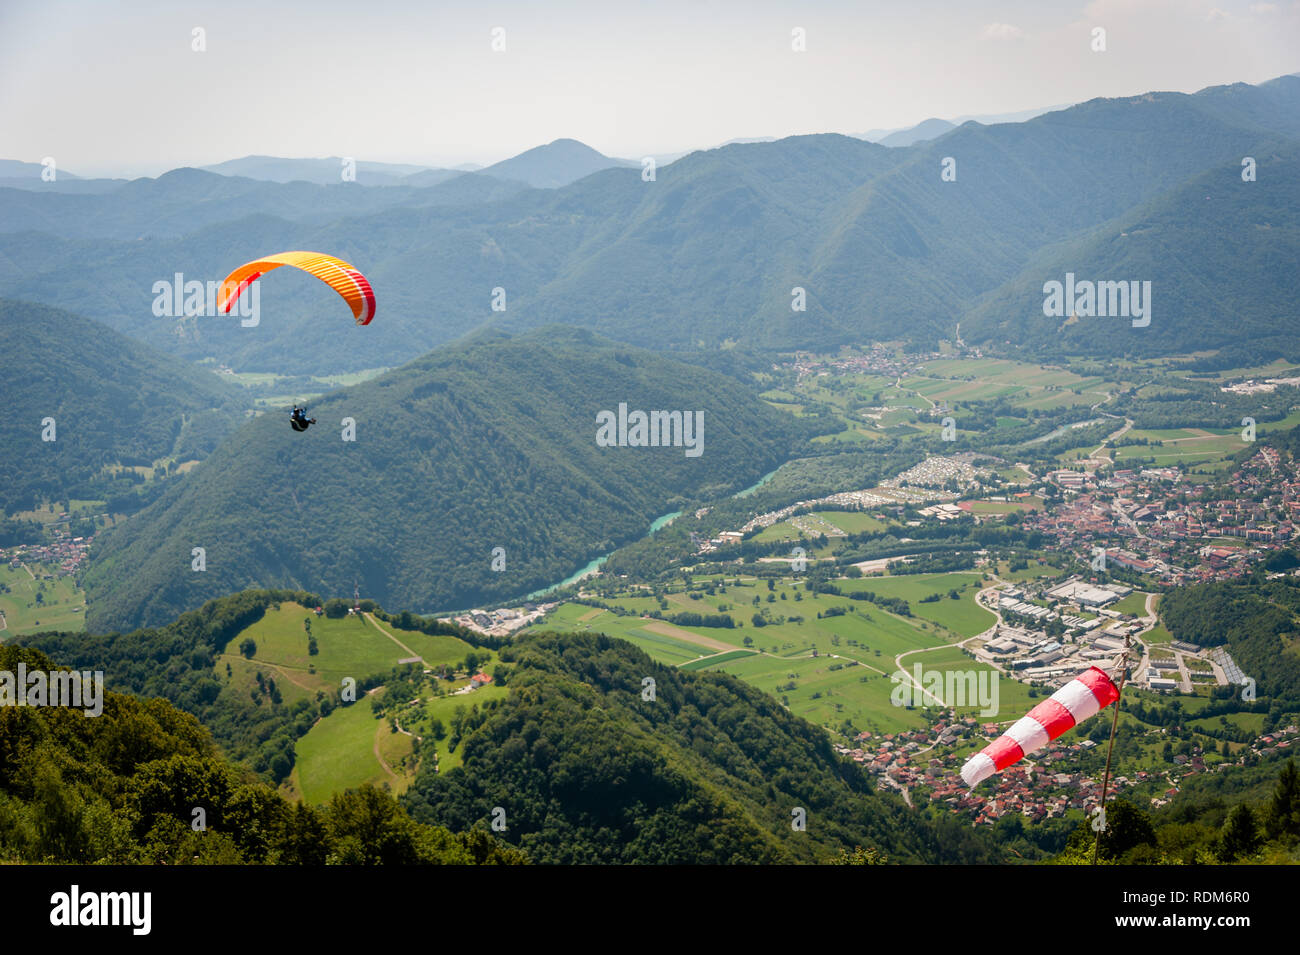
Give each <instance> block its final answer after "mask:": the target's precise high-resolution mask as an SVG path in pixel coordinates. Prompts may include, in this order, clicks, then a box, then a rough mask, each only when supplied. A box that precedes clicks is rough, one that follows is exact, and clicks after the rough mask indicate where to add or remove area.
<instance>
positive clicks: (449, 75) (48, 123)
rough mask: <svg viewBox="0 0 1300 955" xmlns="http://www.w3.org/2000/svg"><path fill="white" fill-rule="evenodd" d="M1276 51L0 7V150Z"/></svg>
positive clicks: (1222, 74)
mask: <svg viewBox="0 0 1300 955" xmlns="http://www.w3.org/2000/svg"><path fill="white" fill-rule="evenodd" d="M196 27H200V28H202V29H203V30H204V31H205V33H206V36H205V39H206V46H207V49H206V51H205V52H194V51H193V50H192V49H191V46H192V43H193V38H192V31H193V30H194V29H195V28H196ZM494 27H501V28H503V29H504V31H505V44H506V49H505V51H504V52H494V51H493V50H492V35H491V31H492V30H493V28H494ZM796 27H802V28H803V29H804V30H805V31H806V38H807V39H806V43H807V49H806V51H805V52H794V51H793V50H792V49H791V31H792V30H793V29H795V28H796ZM1094 27H1103V28H1105V30H1106V31H1107V36H1106V40H1107V50H1106V52H1104V53H1094V52H1092V51H1091V49H1090V42H1091V31H1092V29H1093V28H1094ZM1297 70H1300V0H1272V2H1238V0H1205V2H1202V0H1094V2H1091V3H1083V2H1074V3H1067V2H1057V0H1018V2H1017V0H1013V2H1007V3H996V4H995V3H982V2H939V0H881V2H872V0H855V2H820V3H819V2H794V0H791V2H785V3H777V2H767V0H739V2H731V0H725V2H724V0H692V2H679V0H645V2H640V0H604V2H592V3H583V2H541V0H533V2H525V3H518V2H516V3H494V2H491V0H485V2H439V0H415V2H407V0H394V2H385V0H368V2H357V0H346V2H344V0H312V2H310V3H306V2H297V0H276V2H269V0H259V2H246V0H219V2H213V3H207V2H186V0H156V2H154V0H140V2H131V0H121V2H111V0H110V2H104V0H0V158H8V159H23V160H27V161H30V162H36V161H39V160H40V159H41V158H42V157H45V156H53V157H55V159H56V161H57V162H58V164H59V167H60V168H61V169H66V170H68V171H70V172H74V173H78V174H80V175H104V174H118V175H121V174H128V175H143V174H149V175H153V174H156V173H158V172H160V171H163V170H165V169H169V168H172V167H175V166H180V165H204V164H207V163H212V162H218V161H221V160H223V159H230V158H234V157H237V156H243V155H247V154H250V153H259V154H268V155H277V156H354V157H356V158H358V159H362V160H384V161H391V162H420V163H429V164H434V165H437V164H445V165H451V164H455V163H462V162H479V163H490V162H494V161H496V160H498V159H503V158H505V157H507V156H510V155H513V154H515V153H518V152H520V151H522V150H524V149H527V148H529V147H531V146H536V145H538V144H540V143H545V142H549V141H551V140H553V139H557V138H559V137H564V136H569V137H573V138H575V139H580V140H582V141H583V142H585V143H587V144H589V145H591V146H593V147H595V148H596V149H599V150H600V151H601V152H604V153H607V154H610V155H615V156H624V157H630V158H637V157H640V156H643V155H648V154H663V153H670V152H678V151H683V150H687V149H693V148H702V147H708V146H713V145H716V144H718V143H720V142H723V141H726V140H728V139H732V138H736V137H749V136H787V135H792V134H797V133H815V132H840V133H858V132H863V131H865V130H868V129H872V128H889V127H901V126H909V125H912V124H914V123H916V122H919V121H920V120H922V119H925V118H927V117H929V116H941V117H946V118H949V117H956V116H960V115H963V114H979V113H1001V112H1011V111H1016V110H1022V109H1030V108H1034V107H1039V106H1047V105H1052V104H1057V103H1068V102H1078V101H1081V100H1086V99H1091V98H1092V97H1095V96H1127V95H1133V94H1136V93H1140V92H1145V91H1147V90H1152V89H1159V90H1180V91H1183V92H1194V91H1196V90H1198V89H1201V88H1203V87H1206V86H1213V85H1217V84H1221V83H1232V82H1248V83H1258V82H1261V81H1263V80H1266V79H1270V78H1272V77H1274V76H1278V75H1280V74H1283V73H1290V72H1296V71H1297Z"/></svg>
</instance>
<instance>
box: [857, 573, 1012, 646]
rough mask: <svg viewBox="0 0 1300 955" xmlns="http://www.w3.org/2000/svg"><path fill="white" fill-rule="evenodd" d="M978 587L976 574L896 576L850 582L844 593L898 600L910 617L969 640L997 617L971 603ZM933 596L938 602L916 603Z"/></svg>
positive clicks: (980, 577) (981, 583)
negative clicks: (954, 597) (955, 595)
mask: <svg viewBox="0 0 1300 955" xmlns="http://www.w3.org/2000/svg"><path fill="white" fill-rule="evenodd" d="M982 586H984V583H983V575H981V574H978V573H953V574H900V575H898V576H894V577H867V578H863V580H862V581H850V582H849V584H846V585H845V586H844V591H845V593H849V592H853V593H860V592H861V591H864V590H870V591H873V592H875V593H878V594H884V595H885V596H888V597H901V598H902V599H904V600H906V601H907V602H908V603H909V604H911V605H912V613H913V614H915V615H917V616H919V617H924V618H925V619H926V620H930V621H932V622H934V623H937V624H939V625H940V626H941V627H946V628H947V629H949V630H951V631H952V632H953V633H956V634H959V635H960V636H963V637H973V636H975V635H976V634H979V633H983V632H984V631H985V630H987V629H988V628H989V627H991V626H993V624H994V623H996V622H997V617H995V616H994V615H993V614H992V613H991V612H989V611H988V610H985V609H984V608H983V607H981V606H979V605H978V604H976V603H975V595H976V594H977V593H979V591H980V588H981V587H982ZM951 590H956V591H957V593H958V595H959V598H958V599H957V600H952V599H951V598H950V597H949V596H948V592H949V591H951ZM933 594H939V595H940V599H938V600H936V601H933V602H931V603H921V602H920V601H921V599H922V598H923V597H929V596H931V595H933Z"/></svg>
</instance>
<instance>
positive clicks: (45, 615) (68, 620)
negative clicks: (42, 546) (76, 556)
mask: <svg viewBox="0 0 1300 955" xmlns="http://www.w3.org/2000/svg"><path fill="white" fill-rule="evenodd" d="M27 566H30V567H31V573H28V571H27V569H26V567H27ZM55 570H56V568H54V567H52V566H49V565H46V564H33V565H25V566H23V567H17V568H11V567H10V566H9V565H8V564H0V584H2V585H3V587H0V614H3V615H4V628H3V629H0V640H5V639H7V638H9V637H13V636H18V635H19V634H25V633H37V632H39V631H41V630H73V631H80V630H84V629H86V595H85V593H84V592H83V591H82V590H81V589H80V588H78V587H77V584H76V581H75V580H74V579H73V578H72V577H71V576H63V577H58V576H55ZM33 574H34V575H35V577H33V576H32V575H33ZM46 577H52V578H53V579H51V580H46V579H44V578H46Z"/></svg>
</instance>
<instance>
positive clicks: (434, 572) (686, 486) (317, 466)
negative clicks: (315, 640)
mask: <svg viewBox="0 0 1300 955" xmlns="http://www.w3.org/2000/svg"><path fill="white" fill-rule="evenodd" d="M622 403H626V405H627V407H628V408H629V409H631V410H642V411H650V410H669V411H683V412H686V411H698V412H700V413H701V415H702V419H703V425H702V427H703V431H702V434H701V438H702V444H701V445H700V446H699V447H700V453H699V454H698V455H692V454H688V453H687V452H688V450H689V449H688V448H686V447H685V445H684V444H682V443H681V442H682V441H683V440H684V439H683V437H682V435H680V434H679V435H677V438H678V442H679V444H678V446H670V447H602V446H600V445H598V444H597V441H596V420H597V418H596V416H597V414H598V413H599V412H601V411H614V410H616V409H618V408H619V406H620V404H622ZM312 413H313V414H314V415H315V416H316V417H317V418H318V419H319V421H320V424H318V425H317V426H316V428H313V429H312V431H310V432H308V433H306V434H301V435H300V434H295V433H293V432H292V431H291V430H290V428H289V426H288V424H287V422H286V421H285V420H284V419H283V417H282V416H281V415H265V416H262V417H259V418H256V419H254V420H253V421H251V422H249V423H248V424H247V425H245V426H244V427H243V428H242V429H240V430H239V431H238V432H237V433H236V434H235V435H233V436H232V437H231V438H230V440H228V441H226V442H225V443H224V444H223V445H222V446H221V448H220V449H219V450H218V451H217V452H216V453H215V454H214V455H213V456H212V457H211V458H210V459H208V460H207V461H205V462H204V463H203V464H202V465H200V466H199V467H198V468H196V469H195V470H194V471H193V472H191V473H190V474H189V475H187V476H186V478H185V480H184V481H183V482H179V483H178V484H177V485H176V486H174V487H171V488H168V490H167V491H166V493H164V494H163V496H162V498H161V499H160V500H159V501H157V502H156V503H154V504H152V505H151V506H150V507H148V508H147V509H145V510H144V511H142V512H141V513H140V514H138V515H136V516H135V517H133V518H132V519H130V520H128V521H127V522H125V523H124V524H122V525H121V526H119V527H117V528H114V529H113V530H111V531H110V532H108V533H107V534H105V535H104V536H103V539H102V540H97V541H96V546H95V549H94V551H93V552H92V554H91V562H90V566H89V568H88V569H87V570H86V572H85V575H84V586H85V588H86V592H87V598H88V603H89V609H88V613H87V626H88V627H89V628H90V629H91V630H93V631H103V630H107V629H113V628H118V629H126V628H131V627H136V626H141V625H150V624H159V623H162V622H165V621H167V620H170V619H172V618H173V617H175V616H176V615H177V614H179V613H180V612H181V611H183V610H184V609H186V608H188V607H193V606H196V605H197V604H199V603H201V602H202V601H203V600H206V599H209V598H211V597H216V596H219V595H221V594H225V593H230V592H233V591H236V590H239V589H241V588H244V587H265V586H275V587H290V588H303V589H309V590H313V591H318V592H323V593H325V594H327V595H338V594H345V593H351V592H352V589H353V586H354V585H355V584H357V583H359V584H360V586H361V588H362V590H363V591H364V592H365V593H366V594H367V595H368V596H371V597H373V598H374V599H375V600H377V601H379V602H380V603H382V604H384V605H387V606H402V607H409V608H411V609H414V610H419V611H422V612H434V611H440V610H450V609H457V608H463V607H469V606H474V605H480V604H484V603H488V602H490V601H493V600H503V599H508V598H511V597H518V596H522V595H524V594H527V593H529V592H531V591H533V590H536V589H538V588H541V587H545V586H547V585H549V584H552V583H554V582H556V581H558V580H561V579H563V578H564V577H566V576H568V575H569V574H570V573H572V572H573V571H574V570H576V569H577V568H578V567H581V566H582V565H583V564H584V563H586V562H587V561H589V560H590V559H592V558H593V557H595V556H597V555H599V554H602V553H604V552H606V551H609V550H611V549H613V548H614V547H616V546H618V545H620V544H623V543H626V542H628V541H630V540H633V539H635V538H637V537H640V536H641V535H643V534H645V532H646V529H647V528H648V527H649V525H650V523H651V522H652V521H653V520H654V519H655V518H656V517H658V516H659V515H661V514H663V513H665V512H667V511H670V510H672V509H675V508H677V507H679V506H680V505H681V504H682V503H683V502H684V501H686V500H688V499H695V498H708V497H711V496H718V495H722V494H726V493H729V492H730V491H734V490H737V489H740V488H743V487H745V486H746V485H748V484H750V483H752V482H753V481H754V480H755V479H757V478H758V477H759V476H760V475H762V474H763V473H764V472H765V471H768V470H771V469H772V468H774V467H776V466H777V465H778V464H779V463H781V462H782V461H784V460H786V458H787V457H788V456H789V455H790V453H791V452H792V451H793V450H794V449H795V448H797V447H800V446H802V445H803V444H805V443H806V442H805V440H804V439H805V438H807V437H808V436H809V434H810V431H811V429H812V428H813V427H815V425H813V424H811V423H809V422H807V421H802V420H800V419H797V418H794V417H792V416H790V415H788V414H785V413H784V412H780V411H777V410H775V409H773V408H772V407H771V406H769V405H767V404H766V403H764V402H763V401H761V400H760V399H759V398H758V397H757V395H756V394H755V393H754V391H753V389H752V387H750V386H747V385H744V384H742V383H740V382H738V381H737V380H736V379H734V378H732V377H730V376H728V375H723V374H718V373H716V372H711V371H708V370H705V369H703V368H700V367H698V366H695V365H687V364H684V363H681V362H676V361H673V360H671V359H667V358H662V357H660V356H658V355H655V354H652V353H650V352H646V351H641V350H638V349H633V348H628V347H625V346H620V345H615V344H613V343H610V342H608V341H604V340H602V339H599V338H597V337H596V336H594V335H592V334H590V333H588V332H584V331H581V330H574V329H548V330H546V331H543V332H538V333H533V334H530V335H526V336H520V337H518V338H509V337H506V336H502V335H499V334H495V333H494V334H491V335H485V336H482V337H480V338H477V339H475V340H474V341H471V342H468V343H466V344H463V345H460V346H455V347H448V348H443V349H439V350H438V351H436V352H433V353H430V354H429V355H427V356H425V357H424V358H421V359H419V360H418V361H415V362H412V363H411V364H409V365H407V366H405V367H403V368H400V369H397V370H396V371H392V372H389V373H388V374H386V375H383V376H381V377H380V378H377V379H374V380H372V381H369V382H366V383H365V384H362V385H358V386H356V387H353V388H345V389H342V390H340V391H336V392H333V393H331V394H330V395H328V396H326V397H325V398H323V399H321V400H320V401H319V402H318V403H317V404H316V405H315V406H314V407H313V409H312ZM344 419H347V420H348V421H350V422H353V423H354V424H355V429H356V430H355V437H356V440H355V441H348V440H344V439H343V432H344V429H345V428H346V427H347V424H346V423H344ZM431 528H436V529H437V532H436V533H431V532H430V529H431ZM195 547H202V548H204V549H205V551H204V552H205V564H204V569H203V570H202V571H201V572H199V571H196V570H194V569H193V561H192V553H193V549H194V548H195Z"/></svg>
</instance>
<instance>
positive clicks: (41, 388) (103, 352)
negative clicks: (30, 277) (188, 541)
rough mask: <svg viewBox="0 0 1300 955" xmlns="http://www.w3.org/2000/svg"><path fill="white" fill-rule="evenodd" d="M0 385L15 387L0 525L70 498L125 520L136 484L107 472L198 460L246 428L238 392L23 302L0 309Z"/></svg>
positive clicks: (89, 325)
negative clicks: (104, 507)
mask: <svg viewBox="0 0 1300 955" xmlns="http://www.w3.org/2000/svg"><path fill="white" fill-rule="evenodd" d="M0 380H3V381H5V382H8V383H10V384H11V385H13V384H16V383H19V382H21V387H7V388H6V389H5V413H4V415H3V416H0V452H2V453H0V517H3V516H4V514H5V513H9V514H12V513H14V512H15V511H20V510H29V509H31V508H33V507H34V506H35V505H36V504H38V503H43V502H45V501H67V500H69V499H74V498H75V499H80V500H106V501H110V502H111V505H112V506H111V507H110V510H113V511H115V512H116V513H129V512H130V511H133V510H136V509H138V507H139V503H138V502H137V501H138V494H137V491H138V490H139V485H140V484H141V483H142V481H143V479H142V478H141V477H140V476H139V475H137V474H136V473H134V472H131V471H129V470H128V471H123V472H120V473H116V474H112V473H107V472H106V471H105V469H106V468H111V467H113V466H115V465H119V464H120V465H123V466H126V467H128V468H129V467H131V466H134V465H139V466H145V467H147V466H149V465H151V464H153V462H154V461H156V460H158V459H160V458H165V457H171V458H173V459H174V460H175V462H176V463H182V462H184V461H190V460H198V459H201V458H203V457H206V456H207V455H208V454H210V453H211V452H212V451H213V449H214V448H216V446H217V444H218V443H219V442H220V440H221V439H222V438H223V437H225V435H226V434H228V433H229V432H231V431H233V430H234V429H235V428H236V427H237V426H238V425H239V423H240V422H242V421H243V405H242V403H241V402H242V399H241V398H240V396H239V393H238V391H237V390H236V389H235V388H234V387H232V386H230V385H227V384H224V383H223V382H222V381H221V380H220V379H219V378H217V376H216V375H214V374H212V373H211V372H209V371H205V370H202V369H199V368H195V367H194V366H192V365H190V364H188V363H186V362H182V361H178V360H176V359H175V358H172V357H170V356H168V355H165V354H163V353H161V352H157V351H154V350H153V349H152V348H148V347H146V346H145V345H142V344H140V343H138V342H135V341H133V340H132V339H130V338H127V337H126V336H124V335H121V334H119V333H118V332H115V331H112V330H111V329H109V328H107V327H105V326H103V325H100V324H98V323H97V322H93V321H90V320H89V319H85V318H82V317H80V316H77V315H72V314H69V313H68V312H63V311H60V310H58V309H54V308H48V307H46V306H43V305H34V304H31V303H29V302H15V301H9V300H7V299H0ZM47 418H52V419H54V422H53V425H52V428H53V430H52V431H51V432H49V433H48V435H47V434H46V433H45V432H46V430H47V428H46V422H45V419H47ZM47 436H48V437H50V438H52V440H44V438H45V437H47Z"/></svg>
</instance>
